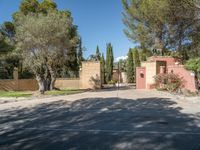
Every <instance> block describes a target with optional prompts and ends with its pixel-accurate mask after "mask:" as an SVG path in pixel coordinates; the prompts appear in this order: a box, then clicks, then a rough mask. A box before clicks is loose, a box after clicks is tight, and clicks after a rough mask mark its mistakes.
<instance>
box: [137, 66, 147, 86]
mask: <svg viewBox="0 0 200 150" xmlns="http://www.w3.org/2000/svg"><path fill="white" fill-rule="evenodd" d="M136 89H146V68H145V67H137V68H136Z"/></svg>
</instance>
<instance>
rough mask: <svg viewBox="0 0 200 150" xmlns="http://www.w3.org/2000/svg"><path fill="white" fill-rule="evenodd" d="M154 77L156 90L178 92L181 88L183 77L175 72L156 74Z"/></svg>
mask: <svg viewBox="0 0 200 150" xmlns="http://www.w3.org/2000/svg"><path fill="white" fill-rule="evenodd" d="M154 79H155V82H156V88H157V89H158V90H167V91H170V92H178V91H180V90H181V89H182V88H183V79H182V78H180V77H179V75H177V74H173V73H169V74H158V75H156V76H154Z"/></svg>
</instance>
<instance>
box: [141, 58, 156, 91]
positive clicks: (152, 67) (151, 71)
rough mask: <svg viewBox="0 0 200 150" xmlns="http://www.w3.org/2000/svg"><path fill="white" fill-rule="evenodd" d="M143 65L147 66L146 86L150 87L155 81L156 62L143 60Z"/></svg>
mask: <svg viewBox="0 0 200 150" xmlns="http://www.w3.org/2000/svg"><path fill="white" fill-rule="evenodd" d="M141 66H142V67H145V68H146V86H145V87H146V88H147V89H150V86H151V85H153V84H154V83H155V80H154V78H153V77H154V76H155V75H156V71H157V70H156V62H143V63H142V64H141Z"/></svg>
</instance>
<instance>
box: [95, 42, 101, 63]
mask: <svg viewBox="0 0 200 150" xmlns="http://www.w3.org/2000/svg"><path fill="white" fill-rule="evenodd" d="M96 58H97V60H98V61H100V60H101V53H100V51H99V46H98V45H97V49H96Z"/></svg>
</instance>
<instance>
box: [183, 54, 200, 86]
mask: <svg viewBox="0 0 200 150" xmlns="http://www.w3.org/2000/svg"><path fill="white" fill-rule="evenodd" d="M185 67H186V69H188V70H191V71H193V72H194V73H195V80H196V87H197V88H198V84H197V83H198V80H199V79H200V58H193V59H190V60H188V61H187V63H186V64H185Z"/></svg>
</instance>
